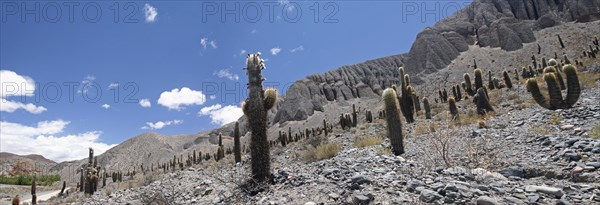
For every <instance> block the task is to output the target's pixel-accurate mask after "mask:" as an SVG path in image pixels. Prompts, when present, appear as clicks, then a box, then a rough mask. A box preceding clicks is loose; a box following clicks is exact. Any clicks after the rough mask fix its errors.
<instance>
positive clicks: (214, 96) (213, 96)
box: [208, 95, 217, 100]
mask: <svg viewBox="0 0 600 205" xmlns="http://www.w3.org/2000/svg"><path fill="white" fill-rule="evenodd" d="M208 98H210V99H211V100H214V99H217V96H216V95H211V96H208Z"/></svg>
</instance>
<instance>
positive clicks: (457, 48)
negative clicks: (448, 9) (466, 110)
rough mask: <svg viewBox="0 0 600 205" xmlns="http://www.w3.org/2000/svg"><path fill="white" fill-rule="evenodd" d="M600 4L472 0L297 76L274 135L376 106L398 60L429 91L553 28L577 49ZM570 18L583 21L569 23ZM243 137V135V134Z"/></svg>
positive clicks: (158, 156)
mask: <svg viewBox="0 0 600 205" xmlns="http://www.w3.org/2000/svg"><path fill="white" fill-rule="evenodd" d="M599 10H600V3H599V2H598V1H587V0H575V1H566V0H555V1H546V0H532V1H509V0H475V1H474V2H473V3H472V4H471V5H469V6H467V7H466V8H464V9H462V10H460V11H459V12H457V13H456V14H454V15H452V16H450V17H448V18H447V19H444V20H442V21H440V22H438V23H436V24H435V25H434V26H433V27H431V28H426V29H425V30H424V31H422V32H421V33H420V34H419V35H418V36H417V38H416V40H415V42H414V44H413V46H412V47H411V49H410V51H409V52H408V53H405V54H400V55H394V56H389V57H383V58H379V59H374V60H370V61H366V62H364V63H360V64H355V65H346V66H342V67H340V68H338V69H335V70H331V71H328V72H326V73H323V74H314V75H311V76H308V77H306V78H305V79H301V80H298V81H297V82H295V83H294V84H293V85H292V86H291V87H290V88H289V89H288V90H287V92H286V93H285V95H284V96H281V97H280V99H281V100H280V101H279V102H278V105H277V106H276V108H274V109H272V110H271V111H269V121H270V125H271V127H270V129H269V136H270V137H271V139H275V138H276V137H277V132H278V131H279V130H280V129H286V128H288V127H293V128H294V129H299V128H302V127H316V126H317V125H319V124H320V123H321V122H320V121H321V120H322V119H323V118H325V119H327V120H328V121H330V122H336V120H337V117H338V116H339V114H340V113H344V112H349V110H350V109H351V105H352V104H356V105H357V106H358V107H360V108H362V109H364V108H369V109H371V110H377V108H374V107H372V106H373V105H378V106H379V104H376V103H377V102H379V95H380V94H381V92H382V90H383V89H384V88H386V87H389V86H390V85H391V84H394V83H398V78H399V73H398V70H397V68H398V67H400V66H404V67H405V68H406V72H407V74H410V75H411V78H412V82H413V83H414V84H423V83H425V82H428V84H429V85H432V84H433V85H435V86H434V87H432V86H424V87H419V88H418V89H417V90H418V92H419V94H420V95H422V96H429V95H432V94H433V93H434V92H435V90H436V89H438V88H440V87H441V86H446V85H447V84H446V83H448V82H460V81H459V79H460V78H461V75H462V73H463V72H466V71H468V70H469V69H470V68H469V66H471V65H472V62H473V60H475V61H476V62H477V63H478V65H479V66H480V67H482V66H485V67H487V68H496V67H498V71H499V70H501V69H504V68H512V67H513V66H514V67H517V66H525V65H527V64H528V60H529V56H531V54H532V53H534V52H535V51H534V50H535V49H536V44H538V43H539V44H542V46H543V51H542V54H541V55H538V56H537V58H541V56H552V55H553V53H554V52H556V51H557V45H556V43H557V40H556V38H555V35H556V34H561V35H563V36H564V39H565V41H566V43H567V44H568V45H569V46H568V48H567V49H563V50H560V51H561V52H562V53H565V54H568V55H569V56H572V57H580V53H581V49H582V48H585V47H586V46H587V44H589V39H590V38H591V37H593V35H594V34H597V33H600V30H599V29H598V28H600V26H599V24H598V21H596V20H598V19H600V12H598V11H599ZM572 21H575V22H583V23H567V22H572ZM585 22H588V23H585ZM583 39H584V40H583ZM442 78H444V79H442ZM239 121H240V123H241V125H242V126H241V131H242V133H246V131H247V129H246V126H245V122H246V119H245V117H242V118H240V120H239ZM232 130H233V124H228V125H225V126H223V127H221V128H219V129H215V130H212V131H205V132H200V133H197V134H190V135H178V136H164V135H160V134H156V133H146V134H142V135H140V136H136V137H133V138H131V139H129V140H128V141H126V142H124V143H122V144H121V145H118V146H116V147H114V148H113V149H111V150H109V151H107V152H106V153H105V154H103V155H100V156H98V160H99V162H100V164H101V165H102V166H104V167H105V168H107V169H108V170H109V171H117V170H120V171H127V170H133V169H134V168H136V169H138V170H139V166H140V165H142V163H144V162H145V163H144V164H145V166H152V165H153V164H157V163H159V162H163V163H164V162H165V161H166V160H168V159H172V157H173V155H184V156H185V155H187V154H188V153H190V152H192V150H197V151H202V152H203V153H206V152H214V151H215V150H216V147H215V146H214V144H216V139H217V135H218V133H223V135H224V136H225V146H226V147H229V146H231V140H230V137H229V135H231V134H230V133H231V132H232ZM246 140H247V138H246V137H243V138H242V142H246ZM84 161H85V160H79V161H74V162H64V163H61V164H59V165H57V166H55V167H54V168H53V170H57V171H59V173H60V174H61V175H62V176H63V178H65V179H69V180H70V181H69V182H70V183H71V184H74V183H75V182H76V181H77V179H76V178H75V177H73V176H74V174H73V173H75V170H77V168H78V167H80V166H82V165H83V163H85V162H84ZM148 163H150V165H148Z"/></svg>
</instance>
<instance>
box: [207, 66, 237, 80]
mask: <svg viewBox="0 0 600 205" xmlns="http://www.w3.org/2000/svg"><path fill="white" fill-rule="evenodd" d="M213 75H216V76H217V77H219V78H227V79H229V80H239V79H240V76H238V75H237V74H235V73H231V71H229V69H226V68H224V69H221V70H218V71H215V72H214V73H213Z"/></svg>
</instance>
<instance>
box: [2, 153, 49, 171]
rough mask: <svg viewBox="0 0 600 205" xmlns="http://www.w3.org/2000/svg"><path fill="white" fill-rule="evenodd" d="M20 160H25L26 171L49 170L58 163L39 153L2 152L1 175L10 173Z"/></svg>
mask: <svg viewBox="0 0 600 205" xmlns="http://www.w3.org/2000/svg"><path fill="white" fill-rule="evenodd" d="M18 162H24V164H22V165H25V166H24V167H23V168H24V169H25V170H24V171H27V170H29V171H35V170H38V171H40V172H48V171H49V168H50V167H54V166H56V165H57V163H56V162H54V161H52V160H49V159H46V158H45V157H44V156H41V155H37V154H30V155H16V154H12V153H8V152H0V175H8V174H9V173H10V172H11V171H12V170H13V166H15V165H16V164H17V163H18Z"/></svg>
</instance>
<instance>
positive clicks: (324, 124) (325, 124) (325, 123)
mask: <svg viewBox="0 0 600 205" xmlns="http://www.w3.org/2000/svg"><path fill="white" fill-rule="evenodd" d="M352 107H354V106H352ZM323 129H324V130H325V137H327V135H329V132H328V130H327V121H325V119H323ZM307 136H308V135H307Z"/></svg>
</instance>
